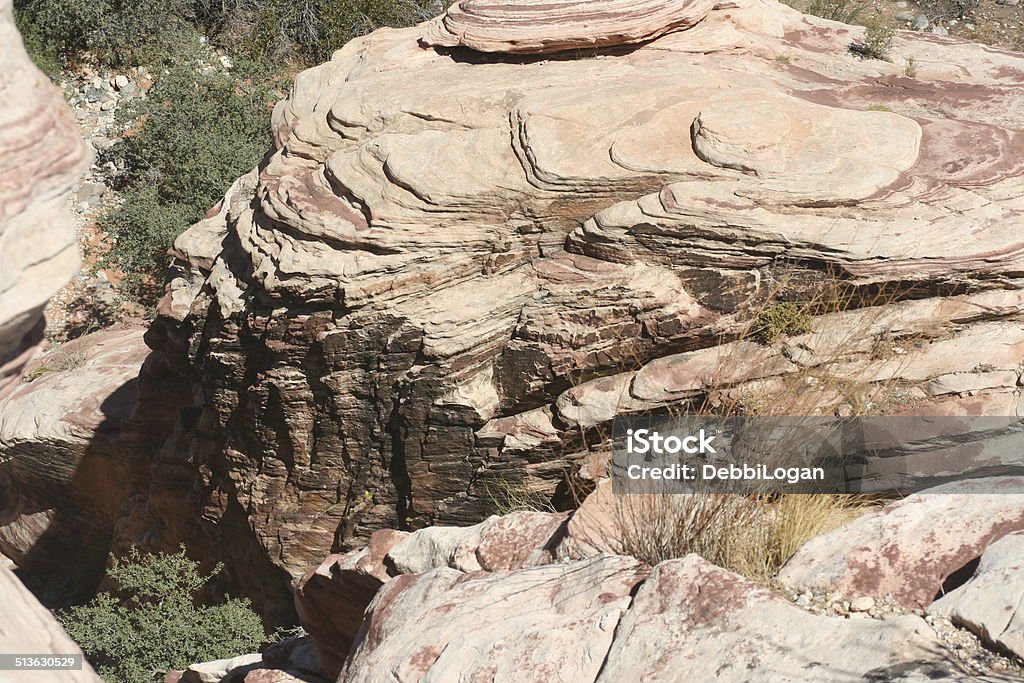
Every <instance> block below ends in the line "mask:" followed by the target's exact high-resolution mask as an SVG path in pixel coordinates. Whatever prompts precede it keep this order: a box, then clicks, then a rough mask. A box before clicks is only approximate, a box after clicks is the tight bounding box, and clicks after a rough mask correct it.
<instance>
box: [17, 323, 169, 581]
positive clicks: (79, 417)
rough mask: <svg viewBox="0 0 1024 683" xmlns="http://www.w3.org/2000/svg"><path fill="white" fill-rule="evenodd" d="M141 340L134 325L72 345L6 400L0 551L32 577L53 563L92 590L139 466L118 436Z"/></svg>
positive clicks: (48, 358)
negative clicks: (126, 452)
mask: <svg viewBox="0 0 1024 683" xmlns="http://www.w3.org/2000/svg"><path fill="white" fill-rule="evenodd" d="M142 337H143V331H142V330H138V329H134V330H133V329H127V330H114V331H104V332H97V333H94V334H91V335H87V336H85V337H80V338H78V339H76V340H74V341H71V342H68V343H67V344H64V345H62V346H60V347H58V348H56V349H54V350H53V351H51V352H50V353H48V354H46V355H45V356H43V357H41V358H40V359H38V360H36V361H34V362H33V363H32V364H31V365H30V366H29V369H30V371H31V376H34V377H35V379H34V380H33V381H32V382H30V383H24V384H21V385H20V386H18V387H16V388H15V389H14V390H13V391H12V392H11V393H10V394H9V395H8V396H7V397H6V398H4V399H0V552H3V553H4V554H6V555H8V556H10V557H11V558H12V559H14V560H15V562H17V564H18V565H19V566H20V567H21V568H22V569H23V570H25V571H26V572H28V573H29V574H30V575H31V574H36V573H42V574H45V573H46V572H48V571H51V570H52V571H55V572H57V573H58V574H59V575H60V576H61V578H62V581H64V582H70V583H72V584H74V583H76V582H77V581H81V582H83V584H84V585H79V586H78V587H79V588H85V589H86V590H89V589H91V588H93V587H95V585H96V582H97V581H98V580H99V577H100V576H102V573H103V569H104V566H105V561H106V555H107V551H108V546H109V542H110V537H111V535H112V534H113V530H114V524H115V520H116V519H117V518H118V516H119V515H120V512H121V505H122V504H123V503H124V501H125V499H126V498H127V497H128V495H129V493H130V490H131V488H132V481H131V479H132V476H133V475H137V474H138V472H139V468H140V465H139V463H138V462H137V460H136V458H133V457H131V456H126V455H123V454H122V453H121V451H120V450H119V445H118V440H119V437H120V435H121V430H122V427H124V425H125V424H126V422H127V421H128V420H129V417H130V415H131V413H132V411H133V409H134V408H135V405H136V401H137V398H138V389H137V377H138V374H139V369H140V368H141V367H142V364H143V362H144V361H145V359H146V357H147V356H148V355H149V349H148V348H147V347H146V345H145V343H144V342H143V339H142ZM143 462H145V461H143ZM146 464H147V465H148V463H146ZM90 584H91V585H90Z"/></svg>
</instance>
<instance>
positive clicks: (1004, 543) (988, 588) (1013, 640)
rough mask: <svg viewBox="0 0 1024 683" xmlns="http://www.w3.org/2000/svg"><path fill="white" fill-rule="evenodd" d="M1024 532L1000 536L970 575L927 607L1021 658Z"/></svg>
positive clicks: (1023, 651) (1023, 645)
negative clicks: (966, 579) (965, 581)
mask: <svg viewBox="0 0 1024 683" xmlns="http://www.w3.org/2000/svg"><path fill="white" fill-rule="evenodd" d="M1022 601H1024V533H1015V534H1009V535H1007V536H1004V537H1003V538H1001V539H999V540H998V541H996V542H995V543H993V544H992V545H990V546H989V547H988V548H986V549H985V552H984V553H983V554H982V556H981V560H980V561H979V562H978V567H977V569H976V570H975V572H974V575H973V576H972V577H971V578H970V579H969V580H968V581H967V583H965V584H964V585H962V586H960V587H959V588H957V589H955V590H953V591H951V592H949V593H947V594H946V595H944V596H942V597H941V598H939V599H938V600H936V601H935V602H933V603H932V604H931V605H930V606H929V607H928V613H929V614H937V615H941V616H944V617H948V618H949V619H951V620H952V621H953V622H954V623H956V624H959V625H961V626H965V627H967V628H969V629H970V630H971V631H973V632H974V633H976V634H977V635H978V637H980V638H981V639H982V640H983V641H984V642H986V643H987V644H989V645H990V646H992V647H995V648H998V649H1001V650H1003V651H1007V652H1012V653H1013V654H1015V655H1016V656H1017V657H1021V658H1024V614H1021V613H1020V605H1021V602H1022Z"/></svg>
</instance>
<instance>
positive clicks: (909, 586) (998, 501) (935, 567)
mask: <svg viewBox="0 0 1024 683" xmlns="http://www.w3.org/2000/svg"><path fill="white" fill-rule="evenodd" d="M940 520H941V523H937V522H938V521H940ZM1018 530H1024V479H1021V478H1019V477H1005V478H999V477H994V478H988V479H975V480H968V481H963V482H955V483H950V484H945V485H943V486H939V487H936V488H933V489H929V490H928V491H926V492H922V493H916V494H913V495H911V496H909V497H907V498H905V499H903V500H900V501H898V502H895V503H892V504H890V505H888V506H886V507H885V509H883V510H882V511H881V512H877V513H873V514H869V515H865V516H863V517H860V518H858V519H856V520H855V521H853V522H851V523H849V524H847V525H846V526H844V527H841V528H839V529H837V530H835V531H832V532H830V533H827V534H824V535H823V536H819V537H817V538H815V539H812V540H811V541H808V542H807V543H806V544H805V545H804V546H803V547H802V548H800V550H798V551H797V553H796V554H795V555H794V556H793V557H792V559H790V560H789V562H787V563H786V565H785V566H784V567H783V568H782V571H781V572H780V573H779V580H780V581H781V582H782V583H783V584H785V585H787V586H789V587H790V588H792V589H794V590H797V591H803V590H828V591H836V592H839V593H842V594H843V595H847V596H860V595H869V596H873V597H878V598H880V597H884V596H886V595H892V596H893V597H894V598H895V599H896V601H897V603H899V604H901V605H903V606H904V607H907V608H912V609H919V610H920V609H924V608H925V607H927V606H928V605H929V604H931V603H932V601H933V600H936V599H937V598H939V597H941V595H942V594H943V593H945V592H949V591H952V590H953V589H954V588H956V587H958V586H960V585H961V584H962V583H964V581H966V580H967V579H969V578H970V576H971V574H972V573H973V571H974V568H975V566H976V565H977V563H978V558H979V557H981V556H982V553H983V552H984V551H985V549H986V548H987V547H989V546H990V545H991V544H992V543H994V542H995V541H997V540H998V539H1000V538H1002V537H1003V536H1005V535H1007V534H1009V533H1011V532H1014V531H1018Z"/></svg>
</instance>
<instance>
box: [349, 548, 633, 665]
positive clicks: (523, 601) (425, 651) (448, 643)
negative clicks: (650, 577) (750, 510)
mask: <svg viewBox="0 0 1024 683" xmlns="http://www.w3.org/2000/svg"><path fill="white" fill-rule="evenodd" d="M646 574H647V570H646V569H645V568H644V567H643V565H641V564H640V563H638V562H637V561H635V560H632V559H628V558H624V557H603V558H597V559H593V560H586V561H582V562H579V563H575V564H564V565H563V564H557V565H548V566H543V567H535V568H532V569H527V570H521V571H516V572H496V573H485V574H481V573H470V574H463V573H461V572H458V571H456V570H453V569H448V568H442V569H436V570H434V571H431V572H428V573H426V574H421V575H418V576H412V575H406V576H402V577H399V578H397V579H395V580H393V581H391V582H389V583H388V584H387V585H386V586H385V587H384V589H383V590H382V591H381V592H380V594H379V595H378V596H377V598H376V599H375V600H374V602H373V603H372V604H371V605H370V608H369V610H368V612H367V622H366V625H365V627H364V629H363V630H362V631H361V633H360V637H359V641H358V642H357V643H356V645H355V647H354V649H353V651H352V656H351V658H350V659H349V661H348V662H347V664H346V666H345V670H344V671H343V672H342V674H341V678H340V680H345V681H348V682H349V683H360V682H363V681H365V682H366V683H371V682H372V683H377V682H378V681H381V680H387V679H388V677H389V676H390V677H394V678H397V679H399V680H403V681H409V682H410V683H412V682H413V681H421V680H473V679H474V678H477V677H486V678H487V680H492V681H495V683H502V682H511V681H517V682H519V683H526V682H532V681H537V682H540V681H545V682H547V681H566V682H570V681H593V680H594V679H595V678H596V676H597V673H598V672H599V671H600V670H601V667H602V663H603V661H604V657H605V654H606V652H607V651H608V647H609V645H610V644H611V642H612V638H613V637H614V636H615V629H616V626H617V624H618V623H619V619H620V618H621V616H622V614H623V612H625V611H626V609H627V608H628V607H629V604H630V601H631V598H630V593H631V592H632V590H633V589H634V588H635V586H636V585H637V584H638V583H639V582H640V581H642V580H643V578H644V577H645V576H646ZM410 623H416V624H417V627H416V628H415V629H411V628H408V625H409V624H410ZM470 623H471V624H472V626H469V624H470Z"/></svg>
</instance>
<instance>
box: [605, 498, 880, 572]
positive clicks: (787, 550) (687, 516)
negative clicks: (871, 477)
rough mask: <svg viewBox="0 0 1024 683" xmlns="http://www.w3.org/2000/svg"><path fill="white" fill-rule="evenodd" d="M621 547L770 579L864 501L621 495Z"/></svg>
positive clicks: (643, 556)
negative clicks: (690, 557) (692, 555)
mask: <svg viewBox="0 0 1024 683" xmlns="http://www.w3.org/2000/svg"><path fill="white" fill-rule="evenodd" d="M616 503H617V504H616V508H615V513H614V516H613V524H614V529H615V537H616V538H615V542H616V543H617V545H618V547H617V548H616V551H617V552H619V553H622V554H626V555H630V556H632V557H635V558H637V559H639V560H641V561H643V562H646V563H648V564H650V565H652V566H653V565H655V564H657V563H659V562H664V561H666V560H671V559H675V558H679V557H683V556H685V555H687V554H689V553H696V554H698V555H700V556H701V557H703V558H704V559H706V560H708V561H710V562H713V563H715V564H717V565H718V566H720V567H724V568H726V569H730V570H732V571H734V572H737V573H739V574H743V575H744V576H747V577H750V578H753V579H755V580H759V581H768V580H770V579H771V578H772V577H774V576H775V574H776V573H777V572H778V570H779V569H780V568H781V567H782V565H784V564H785V563H786V561H787V560H789V558H791V557H792V556H793V554H794V553H795V552H796V551H797V549H799V548H800V546H801V545H803V544H804V543H806V542H807V541H809V540H810V539H812V538H814V537H815V536H819V535H821V534H823V533H826V532H828V531H831V530H832V529H835V528H837V527H839V526H841V525H843V524H845V523H846V522H848V521H850V520H851V519H853V518H854V517H856V516H857V515H858V514H860V512H861V511H863V509H864V505H865V503H864V501H863V499H860V498H857V497H854V496H848V495H838V494H823V493H822V494H809V493H808V494H783V495H780V496H777V497H771V496H761V495H749V496H746V495H740V494H737V493H717V492H696V493H690V494H680V493H677V494H672V493H646V494H636V495H623V496H617V497H616Z"/></svg>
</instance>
